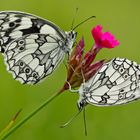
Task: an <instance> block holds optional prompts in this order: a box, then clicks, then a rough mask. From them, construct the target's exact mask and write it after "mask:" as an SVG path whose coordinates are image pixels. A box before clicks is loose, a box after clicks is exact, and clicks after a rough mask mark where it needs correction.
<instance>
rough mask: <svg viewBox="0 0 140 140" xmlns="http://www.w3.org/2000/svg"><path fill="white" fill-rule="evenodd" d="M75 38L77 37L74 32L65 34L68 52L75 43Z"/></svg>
mask: <svg viewBox="0 0 140 140" xmlns="http://www.w3.org/2000/svg"><path fill="white" fill-rule="evenodd" d="M76 37H77V32H75V31H73V30H72V31H69V32H66V38H67V46H68V48H69V49H70V50H71V48H72V47H73V45H74V43H75V40H76Z"/></svg>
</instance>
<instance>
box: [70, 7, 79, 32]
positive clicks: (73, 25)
mask: <svg viewBox="0 0 140 140" xmlns="http://www.w3.org/2000/svg"><path fill="white" fill-rule="evenodd" d="M77 13H78V7H77V8H76V11H75V15H74V17H73V20H72V24H71V30H72V29H73V26H74V22H75V19H76V15H77Z"/></svg>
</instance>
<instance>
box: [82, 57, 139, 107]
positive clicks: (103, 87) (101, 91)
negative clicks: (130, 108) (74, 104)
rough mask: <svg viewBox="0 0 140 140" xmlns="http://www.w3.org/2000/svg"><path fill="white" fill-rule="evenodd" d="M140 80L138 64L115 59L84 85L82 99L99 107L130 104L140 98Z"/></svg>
mask: <svg viewBox="0 0 140 140" xmlns="http://www.w3.org/2000/svg"><path fill="white" fill-rule="evenodd" d="M139 79H140V66H139V65H138V64H137V63H136V62H134V61H130V60H128V59H125V58H123V59H121V58H114V59H112V60H111V61H109V62H108V63H106V64H104V65H103V67H102V68H101V69H100V70H99V71H98V72H97V73H96V75H95V76H93V77H92V78H91V79H90V80H89V81H87V82H86V83H85V84H84V85H82V86H83V87H81V89H82V90H81V94H80V95H81V99H82V98H83V99H84V100H85V101H86V102H87V103H89V104H94V105H97V106H109V105H118V104H124V103H128V102H130V101H133V100H136V99H138V98H140V88H139V86H140V85H139ZM84 89H86V91H84ZM82 93H83V95H82ZM81 99H80V100H81Z"/></svg>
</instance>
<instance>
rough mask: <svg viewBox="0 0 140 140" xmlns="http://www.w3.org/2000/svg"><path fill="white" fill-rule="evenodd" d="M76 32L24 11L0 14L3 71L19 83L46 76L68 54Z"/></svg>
mask: <svg viewBox="0 0 140 140" xmlns="http://www.w3.org/2000/svg"><path fill="white" fill-rule="evenodd" d="M76 36H77V33H76V32H75V31H73V29H72V30H71V31H68V32H64V31H63V30H62V29H60V28H59V27H58V26H57V25H55V24H54V23H52V22H50V21H48V20H45V19H42V18H40V17H37V16H35V15H31V14H28V13H24V12H14V11H4V12H0V51H1V53H2V54H3V55H4V58H5V63H6V65H7V70H8V71H9V72H11V73H12V75H13V77H14V78H15V79H16V80H18V81H20V82H21V83H23V84H36V83H38V82H40V81H41V80H42V79H44V78H45V77H48V76H49V75H50V74H51V73H52V72H53V71H54V70H55V69H56V68H57V67H58V64H59V63H60V62H61V61H62V60H63V58H64V55H65V54H69V52H70V51H71V49H72V47H73V45H74V42H75V40H76Z"/></svg>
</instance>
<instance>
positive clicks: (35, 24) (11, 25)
mask: <svg viewBox="0 0 140 140" xmlns="http://www.w3.org/2000/svg"><path fill="white" fill-rule="evenodd" d="M32 33H41V34H54V35H58V36H59V37H60V38H61V39H64V38H65V37H66V35H65V33H64V32H63V31H62V30H61V29H60V28H59V27H58V26H56V25H55V24H54V23H52V22H50V21H48V20H45V19H42V18H40V17H37V16H34V15H31V14H27V13H23V12H12V11H11V12H10V11H5V12H0V46H1V47H0V48H1V52H4V51H5V48H6V46H7V45H8V44H9V43H10V42H11V41H12V40H14V39H17V38H19V37H22V36H24V35H26V34H32Z"/></svg>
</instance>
